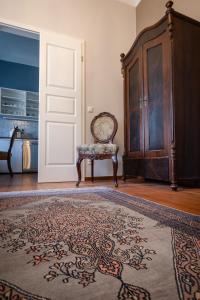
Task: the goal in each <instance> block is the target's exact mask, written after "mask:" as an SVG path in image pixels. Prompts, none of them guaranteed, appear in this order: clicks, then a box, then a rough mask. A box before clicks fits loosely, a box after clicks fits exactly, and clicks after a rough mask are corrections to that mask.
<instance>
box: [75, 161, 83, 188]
mask: <svg viewBox="0 0 200 300" xmlns="http://www.w3.org/2000/svg"><path fill="white" fill-rule="evenodd" d="M82 160H83V159H82V158H78V160H77V162H76V168H77V173H78V181H77V183H76V186H77V187H79V184H80V182H81V162H82Z"/></svg>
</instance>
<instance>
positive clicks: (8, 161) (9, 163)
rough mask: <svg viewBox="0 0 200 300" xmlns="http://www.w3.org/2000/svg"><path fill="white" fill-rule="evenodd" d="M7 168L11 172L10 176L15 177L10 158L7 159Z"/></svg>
mask: <svg viewBox="0 0 200 300" xmlns="http://www.w3.org/2000/svg"><path fill="white" fill-rule="evenodd" d="M7 166H8V170H9V173H10V176H11V177H13V171H12V168H11V161H10V157H8V158H7Z"/></svg>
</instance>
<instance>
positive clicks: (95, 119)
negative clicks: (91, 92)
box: [90, 112, 118, 144]
mask: <svg viewBox="0 0 200 300" xmlns="http://www.w3.org/2000/svg"><path fill="white" fill-rule="evenodd" d="M102 117H108V118H111V119H112V121H113V123H114V128H113V132H112V134H111V135H110V137H109V138H108V139H103V140H100V139H99V138H98V137H97V136H96V135H95V133H94V124H95V122H96V121H97V120H98V119H100V118H102ZM117 129H118V123H117V120H116V118H115V116H114V115H112V114H110V113H109V112H102V113H100V114H99V115H97V116H96V117H94V119H93V120H92V122H91V124H90V130H91V133H92V136H93V138H94V142H95V143H101V144H108V143H112V142H113V139H114V137H115V135H116V133H117Z"/></svg>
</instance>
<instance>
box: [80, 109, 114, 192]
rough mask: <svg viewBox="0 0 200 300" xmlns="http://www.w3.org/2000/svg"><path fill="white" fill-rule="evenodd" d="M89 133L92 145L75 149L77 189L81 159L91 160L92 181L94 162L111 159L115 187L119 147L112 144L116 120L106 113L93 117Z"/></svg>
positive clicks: (92, 177)
mask: <svg viewBox="0 0 200 300" xmlns="http://www.w3.org/2000/svg"><path fill="white" fill-rule="evenodd" d="M90 129H91V133H92V136H93V138H94V144H88V145H81V146H79V147H78V148H77V150H78V159H77V164H76V166H77V172H78V181H77V183H76V186H77V187H78V186H79V184H80V182H81V162H82V160H83V159H89V160H91V179H92V182H93V181H94V160H103V159H112V162H113V179H114V182H115V186H116V187H117V186H118V184H117V169H118V160H117V153H118V150H119V147H118V146H117V145H116V144H113V139H114V137H115V134H116V132H117V129H118V123H117V120H116V118H115V117H114V116H113V115H111V114H110V113H108V112H103V113H100V114H99V115H98V116H96V117H94V119H93V120H92V122H91V125H90Z"/></svg>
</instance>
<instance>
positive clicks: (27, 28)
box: [0, 18, 86, 180]
mask: <svg viewBox="0 0 200 300" xmlns="http://www.w3.org/2000/svg"><path fill="white" fill-rule="evenodd" d="M0 25H4V26H10V27H15V28H17V29H19V30H20V29H21V30H24V31H30V32H33V33H36V34H38V35H39V40H40V35H41V33H42V32H43V31H45V32H50V33H55V34H63V35H66V36H68V37H71V38H75V39H77V40H79V41H80V43H81V140H82V143H85V139H86V128H85V124H86V123H85V119H86V116H85V111H86V110H85V108H86V103H85V99H86V96H85V91H86V88H85V77H86V74H85V41H84V40H83V39H80V38H76V37H72V36H70V35H67V34H65V33H63V32H55V31H51V30H48V29H47V30H45V29H41V28H39V27H35V26H32V25H31V26H30V25H27V24H24V23H21V22H16V21H13V20H9V19H4V18H0ZM39 57H40V48H39ZM39 86H40V78H39ZM39 102H40V90H39ZM39 113H40V112H39ZM39 122H40V121H39V120H38V133H39V130H40V125H39V124H40V123H39ZM38 136H39V134H38ZM39 149H40V140H39V139H38V164H39V160H40V151H39ZM85 170H86V168H85V164H84V165H83V176H82V177H83V180H85Z"/></svg>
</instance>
